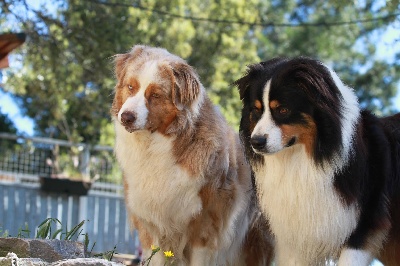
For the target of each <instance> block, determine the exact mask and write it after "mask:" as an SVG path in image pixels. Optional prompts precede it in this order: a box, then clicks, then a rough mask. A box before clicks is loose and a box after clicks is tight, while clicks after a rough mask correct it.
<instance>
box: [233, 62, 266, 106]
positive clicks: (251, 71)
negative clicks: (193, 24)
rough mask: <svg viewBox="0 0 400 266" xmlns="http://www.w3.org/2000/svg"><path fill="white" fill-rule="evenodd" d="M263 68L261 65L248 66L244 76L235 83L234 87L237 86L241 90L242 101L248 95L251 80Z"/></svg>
mask: <svg viewBox="0 0 400 266" xmlns="http://www.w3.org/2000/svg"><path fill="white" fill-rule="evenodd" d="M261 68H262V66H261V63H260V64H253V65H248V66H247V70H246V73H245V74H244V76H243V77H241V78H240V79H238V80H236V81H234V82H233V86H236V87H237V88H238V90H239V96H240V99H241V100H243V98H244V95H245V94H246V91H247V89H248V88H249V86H250V82H251V80H252V79H253V78H254V76H255V75H256V73H257V71H258V70H259V69H261Z"/></svg>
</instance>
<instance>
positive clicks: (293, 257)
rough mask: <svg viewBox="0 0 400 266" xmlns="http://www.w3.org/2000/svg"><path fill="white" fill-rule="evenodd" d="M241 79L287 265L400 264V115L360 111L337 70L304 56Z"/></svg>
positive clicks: (247, 121)
mask: <svg viewBox="0 0 400 266" xmlns="http://www.w3.org/2000/svg"><path fill="white" fill-rule="evenodd" d="M235 84H236V85H237V86H238V88H239V92H240V97H241V99H242V102H243V109H242V119H241V123H240V134H241V139H242V142H243V143H244V146H245V150H246V156H247V158H248V159H249V161H250V163H251V166H252V168H253V170H254V172H255V180H256V186H257V191H258V198H259V202H260V206H261V208H262V210H263V212H264V214H265V215H266V216H267V217H268V219H269V222H270V226H271V230H272V232H273V233H274V234H275V236H276V248H277V262H278V265H285V266H286V265H321V264H324V263H325V262H326V260H332V259H333V260H338V263H339V265H342V266H344V265H369V263H370V262H371V261H372V259H373V258H374V257H375V256H376V257H378V258H379V259H380V260H381V261H382V262H383V263H384V264H385V265H398V263H399V261H400V252H399V251H400V250H399V249H398V247H399V246H400V245H399V243H400V217H399V216H400V115H399V114H398V115H395V116H391V117H388V118H381V119H379V118H376V117H375V116H374V115H372V114H371V113H370V112H367V111H361V110H360V109H359V107H358V102H357V97H356V95H355V93H354V92H353V90H352V89H351V88H349V87H347V86H346V85H344V84H343V83H342V81H341V80H340V79H339V77H338V76H337V75H336V73H335V72H333V71H332V70H331V69H329V68H328V67H327V66H325V65H324V64H322V63H321V62H319V61H317V60H314V59H310V58H305V57H298V58H293V59H284V58H275V59H272V60H269V61H266V62H262V63H259V64H254V65H251V66H249V68H248V71H247V73H246V74H245V76H244V77H243V78H241V79H239V80H237V81H236V82H235ZM396 248H397V251H396ZM396 263H397V264H396Z"/></svg>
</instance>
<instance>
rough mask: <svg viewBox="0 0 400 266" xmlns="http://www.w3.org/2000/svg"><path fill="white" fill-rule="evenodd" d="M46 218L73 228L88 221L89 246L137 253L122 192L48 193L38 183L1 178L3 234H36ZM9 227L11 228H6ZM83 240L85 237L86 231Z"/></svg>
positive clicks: (0, 204)
mask: <svg viewBox="0 0 400 266" xmlns="http://www.w3.org/2000/svg"><path fill="white" fill-rule="evenodd" d="M46 218H57V219H59V220H60V221H61V224H62V225H55V227H53V230H52V231H53V232H55V231H56V230H57V229H60V228H61V229H63V232H65V231H66V230H71V229H72V228H73V227H74V226H75V225H77V224H79V223H80V222H81V221H85V223H84V226H83V227H82V234H84V233H88V236H89V240H90V243H89V249H90V248H91V247H92V245H93V244H94V243H96V244H95V246H94V248H93V252H96V253H101V252H105V251H109V250H112V249H113V248H114V246H116V252H118V253H124V254H136V253H137V252H138V248H139V242H138V239H137V235H136V233H135V232H134V233H131V232H130V229H129V225H128V219H127V215H126V210H125V204H124V200H123V198H122V197H121V196H119V195H116V194H112V193H103V192H96V191H93V192H92V191H89V193H88V195H87V196H74V195H67V194H59V193H47V192H43V191H41V190H40V186H39V184H38V183H33V182H31V183H14V182H10V181H4V180H3V181H0V230H1V233H0V235H3V234H7V235H9V236H13V237H16V236H18V235H19V234H21V232H22V230H25V229H26V228H27V229H28V230H29V231H30V232H29V233H27V232H25V231H24V232H23V233H22V236H24V237H35V235H36V232H37V227H38V225H40V223H41V222H43V221H44V220H45V219H46ZM6 231H7V232H6ZM79 240H82V241H83V240H84V237H83V235H81V236H79Z"/></svg>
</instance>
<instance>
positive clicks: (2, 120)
mask: <svg viewBox="0 0 400 266" xmlns="http://www.w3.org/2000/svg"><path fill="white" fill-rule="evenodd" d="M0 132H3V133H11V134H16V133H17V129H16V128H15V125H14V123H13V122H12V121H11V119H10V118H9V117H8V115H7V114H3V113H2V112H1V109H0Z"/></svg>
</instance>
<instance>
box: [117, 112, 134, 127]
mask: <svg viewBox="0 0 400 266" xmlns="http://www.w3.org/2000/svg"><path fill="white" fill-rule="evenodd" d="M135 120H136V117H135V115H134V113H132V112H129V111H125V112H123V113H122V114H121V122H122V124H124V125H131V124H132V123H134V122H135Z"/></svg>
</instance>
